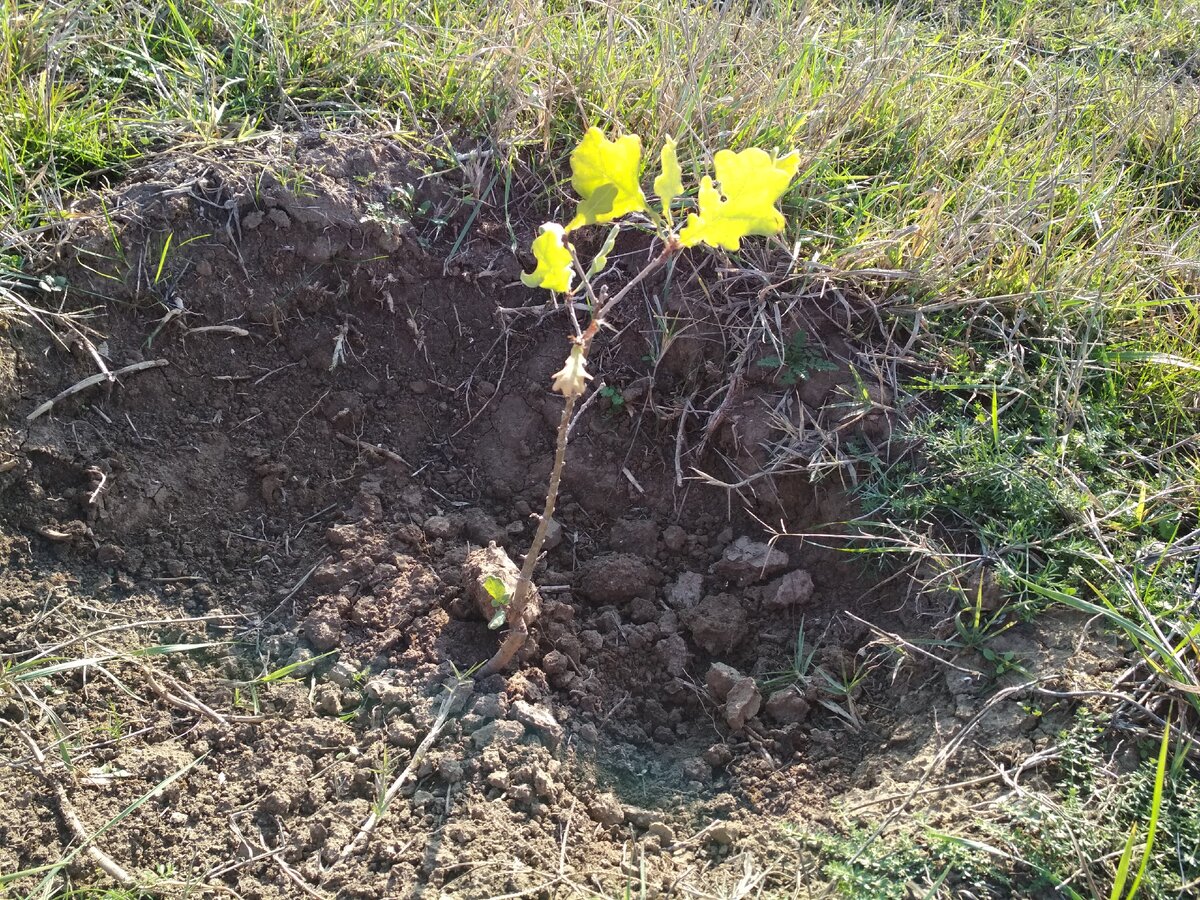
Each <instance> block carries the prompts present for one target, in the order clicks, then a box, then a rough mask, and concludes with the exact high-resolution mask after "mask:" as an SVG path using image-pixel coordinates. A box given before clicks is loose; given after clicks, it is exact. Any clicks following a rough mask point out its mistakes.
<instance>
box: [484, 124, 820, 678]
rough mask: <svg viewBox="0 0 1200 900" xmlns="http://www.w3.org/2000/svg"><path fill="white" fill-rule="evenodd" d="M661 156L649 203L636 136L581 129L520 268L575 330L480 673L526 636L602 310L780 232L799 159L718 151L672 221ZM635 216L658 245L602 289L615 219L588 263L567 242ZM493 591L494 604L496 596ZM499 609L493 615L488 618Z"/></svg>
mask: <svg viewBox="0 0 1200 900" xmlns="http://www.w3.org/2000/svg"><path fill="white" fill-rule="evenodd" d="M659 160H660V172H659V175H658V176H657V177H656V178H655V179H654V182H653V186H654V193H655V194H657V195H658V203H657V204H651V203H650V202H649V201H648V200H647V199H646V194H645V193H644V192H643V190H642V186H641V177H642V142H641V139H640V138H639V137H637V136H636V135H625V136H623V137H620V138H617V139H616V140H609V139H608V138H607V137H605V136H604V133H603V132H601V131H600V129H598V128H590V129H588V131H587V133H586V134H585V135H584V137H583V140H582V141H581V142H580V144H579V146H578V147H576V148H575V150H574V152H573V153H572V154H571V173H572V178H571V185H572V186H573V187H574V188H575V192H576V193H577V194H578V195H579V197H580V203H579V206H578V207H577V209H576V213H575V216H574V218H572V219H571V221H570V222H568V223H567V224H566V225H565V226H564V225H560V224H558V223H557V222H547V223H546V224H545V225H543V226H542V227H541V233H540V234H539V235H538V236H537V237H536V238H535V239H534V241H533V245H532V250H533V256H534V259H535V261H536V262H537V265H536V266H535V268H534V270H533V271H532V272H529V273H526V274H523V275H522V276H521V280H522V282H524V284H525V285H526V286H527V287H541V288H545V289H546V290H548V291H550V292H551V293H552V294H553V295H554V296H555V297H556V298H557V297H558V296H559V295H563V297H564V300H565V302H564V306H565V308H566V311H567V314H568V315H569V317H570V322H571V327H572V332H573V333H572V334H571V336H570V345H571V347H570V352H569V353H568V355H567V359H566V362H565V363H564V365H563V367H562V368H561V369H560V370H559V371H558V372H556V373H555V374H554V381H553V389H554V390H555V391H557V392H558V393H560V394H562V395H563V397H564V398H565V400H566V402H565V403H564V404H563V411H562V417H561V419H560V420H559V425H558V437H557V441H556V446H555V454H554V465H553V468H552V469H551V471H550V484H549V486H548V488H547V490H546V503H545V506H544V508H543V510H542V516H541V521H540V522H539V524H538V528H537V531H536V532H535V534H534V536H533V541H532V543H531V544H530V547H529V552H528V553H526V554H525V561H524V564H523V566H522V567H521V575H520V578H519V580H518V581H517V586H516V588H515V589H514V591H513V594H512V597H511V598H509V599H508V602H507V603H506V604H504V609H503V610H502V612H503V613H504V617H505V618H504V621H506V622H507V623H508V626H509V631H508V634H507V635H505V638H504V640H503V641H502V642H501V645H500V647H499V649H498V650H497V651H496V653H495V655H494V656H493V657H492V658H491V659H490V660H489V661H488V663H487V665H485V666H484V667H483V669H482V670H481V671H482V672H483V673H484V674H485V675H490V674H492V673H494V672H498V671H500V670H502V669H503V668H505V667H506V666H507V665H508V664H509V662H510V661H511V660H512V658H513V657H514V656H515V655H516V653H517V651H518V650H520V648H521V647H522V646H524V644H525V639H526V637H527V636H528V634H529V621H528V617H527V613H528V610H529V605H528V599H529V591H530V588H531V587H532V585H533V569H534V566H535V565H536V564H537V559H538V554H539V553H541V549H542V544H543V543H544V542H545V539H546V530H547V528H548V527H549V523H550V520H551V518H552V517H553V515H554V507H555V503H556V502H557V499H558V488H559V483H560V481H561V478H562V470H563V464H564V462H565V460H566V451H567V434H568V431H569V428H570V424H571V414H572V412H573V411H574V409H575V404H576V402H577V401H578V400H579V398H580V397H581V396H582V395H583V394H584V393H585V392H586V391H587V383H588V382H589V381H590V380H591V379H592V375H591V374H590V373H589V372H588V370H587V361H588V353H589V351H590V350H591V346H592V341H593V339H594V338H595V337H596V335H597V334H598V333H599V331H600V329H601V327H603V326H604V324H605V321H606V318H607V316H608V314H609V312H610V311H612V309H613V308H614V307H616V306H617V305H618V304H620V302H621V301H622V300H624V299H625V298H626V297H627V296H629V293H630V292H631V291H632V290H633V289H634V288H635V287H636V286H637V285H639V284H641V283H642V282H643V281H644V280H645V279H646V278H648V277H649V276H650V275H652V274H653V273H654V272H656V271H658V270H659V269H660V268H662V267H663V266H664V265H666V264H667V263H668V262H669V261H670V260H672V259H673V258H674V257H675V256H676V255H677V254H678V253H680V252H681V251H683V250H685V249H687V248H689V247H696V246H699V245H700V244H707V245H708V246H710V247H714V248H721V249H725V250H733V251H736V250H738V249H739V248H740V246H741V241H742V238H745V237H750V236H752V235H763V236H769V235H775V234H779V233H780V232H781V231H782V230H783V227H784V224H785V223H784V218H783V213H781V212H780V211H779V210H778V209H777V208H776V206H775V204H776V203H777V202H778V201H779V199H780V198H781V197H782V196H783V194H784V192H785V191H786V190H787V189H788V186H789V185H790V184H791V183H792V179H793V178H794V177H795V175H796V170H797V168H798V167H799V165H800V155H799V154H798V153H796V152H792V153H789V154H787V155H786V156H778V155H777V154H771V153H767V152H766V151H765V150H760V149H758V148H750V149H747V150H741V151H738V152H736V153H735V152H734V151H732V150H720V151H718V152H717V154H716V156H715V157H714V159H713V166H714V168H715V174H716V178H715V179H714V178H712V177H710V176H708V175H705V176H704V177H703V178H702V179H701V180H700V187H699V192H698V195H697V201H696V206H695V209H694V211H692V212H689V213H688V215H687V217H686V219H685V220H682V221H681V222H679V223H677V222H676V219H675V214H674V210H673V208H672V207H673V206H674V204H675V202H676V199H677V198H679V197H680V195H681V194H682V193H683V177H682V175H683V173H682V170H681V169H680V166H679V158H678V156H677V154H676V145H675V141H674V140H672V139H671V138H667V140H666V141H665V143H664V144H663V147H662V151H661V153H660V156H659ZM634 215H636V216H640V217H642V220H643V222H648V223H649V226H650V228H651V229H652V230H653V232H654V236H655V238H656V240H657V244H658V246H659V248H660V249H659V251H658V253H657V254H656V255H655V256H653V257H652V258H651V259H650V261H649V262H647V263H646V265H645V266H643V267H642V269H641V271H640V272H638V273H637V274H636V275H634V276H633V277H632V278H630V279H629V280H628V281H626V282H625V284H624V285H623V286H622V287H621V288H620V290H618V291H617V292H616V293H615V294H613V295H612V296H609V294H608V290H607V286H601V287H599V288H597V287H596V286H594V285H593V283H592V279H593V278H595V277H596V276H598V275H600V274H601V273H602V272H603V271H604V270H605V267H606V266H607V265H608V256H609V254H610V253H611V252H612V249H613V247H614V246H615V244H616V239H617V234H618V231H619V228H620V225H619V224H614V225H613V226H612V227H611V228H610V229H609V232H608V235H607V237H606V239H605V241H604V243H603V245H602V246H601V248H600V251H599V252H598V253H597V254H595V256H593V258H592V260H591V263H590V264H589V265H588V266H587V267H586V268H585V267H584V265H583V262H582V261H581V260H580V258H579V255H578V253H577V252H576V249H575V245H574V244H573V243H572V242H571V234H572V233H573V232H574V231H576V230H577V229H579V228H583V227H586V226H589V225H598V224H604V223H608V222H613V223H616V222H617V220H619V219H623V218H625V217H626V216H634ZM576 279H578V282H577V281H576ZM581 311H584V312H586V313H587V314H588V316H589V321H588V322H587V324H586V325H583V324H582V323H581V322H580V319H579V313H580V312H581ZM489 593H490V591H489ZM492 596H493V602H495V594H493V595H492ZM498 615H499V614H497V616H496V617H493V619H492V621H493V622H496V619H497V617H498ZM495 627H499V625H498V624H497V625H496V626H495Z"/></svg>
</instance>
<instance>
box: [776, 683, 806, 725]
mask: <svg viewBox="0 0 1200 900" xmlns="http://www.w3.org/2000/svg"><path fill="white" fill-rule="evenodd" d="M766 709H767V715H769V716H770V717H771V718H772V719H774V720H775V721H776V722H779V723H780V724H782V725H793V724H796V723H798V722H803V721H804V720H805V719H807V718H808V713H809V705H808V701H807V700H805V699H804V696H803V695H802V694H801V693H800V691H799V689H798V688H797V687H796V686H795V685H790V686H788V687H785V688H783V689H782V690H778V691H776V692H775V693H773V694H772V695H771V696H770V697H768V698H767V706H766Z"/></svg>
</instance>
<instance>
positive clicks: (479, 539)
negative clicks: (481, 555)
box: [463, 509, 504, 547]
mask: <svg viewBox="0 0 1200 900" xmlns="http://www.w3.org/2000/svg"><path fill="white" fill-rule="evenodd" d="M463 528H464V529H465V530H466V532H467V537H468V538H470V539H471V541H473V542H474V543H476V544H479V545H481V546H484V547H486V546H487V545H488V544H490V543H492V542H496V541H502V540H504V529H502V528H501V527H500V526H499V525H497V524H496V520H495V519H493V518H492V517H491V516H489V515H488V514H487V513H485V512H484V511H483V510H482V509H468V510H467V511H466V512H465V513H463Z"/></svg>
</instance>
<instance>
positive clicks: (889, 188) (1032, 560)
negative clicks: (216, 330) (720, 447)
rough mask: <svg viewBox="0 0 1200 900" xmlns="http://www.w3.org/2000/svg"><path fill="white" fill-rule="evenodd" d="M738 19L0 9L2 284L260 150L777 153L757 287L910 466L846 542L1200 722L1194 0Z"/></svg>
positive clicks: (934, 3)
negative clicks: (214, 164)
mask: <svg viewBox="0 0 1200 900" xmlns="http://www.w3.org/2000/svg"><path fill="white" fill-rule="evenodd" d="M727 5H728V6H729V7H730V8H729V10H728V11H727V12H724V13H721V12H720V11H719V10H717V9H715V8H713V7H711V6H709V5H706V4H703V3H695V4H685V3H680V2H676V0H640V2H639V0H611V2H607V3H589V2H583V0H557V2H548V3H544V4H533V3H500V4H498V3H492V2H485V0H426V2H420V3H417V2H403V0H354V2H349V3H344V4H332V3H327V2H324V0H193V2H186V3H185V2H181V0H179V2H170V0H168V2H164V3H153V4H152V3H148V2H147V3H138V2H131V0H72V2H61V0H60V2H17V0H0V86H2V88H3V91H4V96H5V97H6V99H7V102H6V103H5V104H3V106H2V107H0V269H7V270H10V271H9V272H8V273H4V272H0V275H3V276H4V279H5V282H6V283H9V284H12V285H14V286H16V285H18V284H20V283H22V282H21V278H20V277H19V275H14V274H13V273H14V272H17V273H19V272H20V270H21V269H23V268H24V267H25V266H27V264H28V260H29V259H30V258H31V256H32V255H33V254H34V253H35V252H36V250H37V249H38V248H39V247H44V246H46V244H47V242H49V241H52V240H53V239H55V238H56V237H57V236H59V235H60V234H61V233H62V232H61V229H62V227H63V225H64V222H65V220H66V219H67V218H68V216H69V210H70V204H71V199H72V197H74V196H75V195H77V194H78V193H79V192H81V191H86V190H90V189H95V188H102V187H103V186H105V185H106V184H109V183H112V182H114V181H116V180H118V179H120V178H121V177H122V176H123V175H124V174H125V173H126V172H128V171H129V170H130V169H131V168H132V167H133V166H136V165H137V164H139V163H140V162H143V161H145V160H146V159H148V158H150V157H152V156H153V155H154V154H156V153H159V152H161V151H164V150H168V149H173V148H180V147H185V148H188V149H191V150H201V149H204V148H211V147H214V146H219V145H229V144H234V143H239V144H243V145H252V144H254V143H255V142H256V141H260V140H261V139H262V138H263V137H264V136H267V135H270V134H271V133H273V132H276V131H278V130H295V129H299V128H301V127H308V126H312V125H319V126H322V127H329V128H347V129H349V128H361V129H369V130H374V131H382V132H385V133H388V134H390V135H392V136H394V137H396V138H398V139H400V140H402V141H409V142H411V143H413V145H414V146H416V145H418V144H419V145H420V146H421V147H423V148H426V150H428V148H429V147H433V148H434V152H435V153H439V154H441V155H442V156H443V157H444V158H445V160H447V161H450V162H451V164H452V161H453V156H452V153H453V150H454V149H461V148H462V147H463V146H475V145H477V144H483V145H485V146H487V147H488V148H490V149H492V150H493V151H494V155H493V156H492V158H491V164H492V165H494V166H495V167H496V171H495V172H494V173H491V174H496V175H500V179H499V183H500V184H505V185H510V184H511V179H510V178H509V173H510V172H514V171H516V172H529V171H533V172H541V173H546V177H545V180H544V182H540V183H535V184H533V185H532V192H531V190H530V188H531V185H530V184H529V182H530V181H531V179H530V178H529V177H528V176H524V182H525V184H524V187H523V189H522V191H521V193H524V194H526V195H528V196H531V197H532V199H533V202H535V203H536V204H538V205H539V206H540V207H541V208H542V211H544V212H545V214H546V215H547V217H549V216H551V215H553V214H554V213H555V210H556V205H557V204H559V203H561V202H562V197H563V194H562V193H561V192H560V191H558V190H557V181H556V179H558V178H559V177H561V175H562V173H563V162H564V159H565V152H566V150H567V149H569V147H570V146H571V145H572V144H573V142H574V141H575V140H576V139H577V138H578V137H579V136H580V135H581V134H582V131H583V129H584V128H586V127H587V126H589V125H593V124H595V125H599V126H601V127H603V128H606V129H624V130H628V131H634V132H637V133H639V134H641V135H642V136H643V138H644V140H645V142H646V144H647V146H648V147H650V148H656V147H657V146H658V144H659V142H660V140H661V138H662V137H663V136H664V135H665V134H668V133H670V134H673V135H675V136H676V137H678V138H679V140H680V153H681V157H682V158H683V159H684V165H685V169H686V168H689V167H691V168H693V169H696V168H697V167H698V166H700V165H702V164H703V163H704V161H705V160H706V159H707V158H708V157H710V156H711V153H712V152H713V151H715V150H716V149H718V148H720V147H723V146H735V147H737V146H748V145H758V146H768V147H769V146H773V145H778V146H786V147H796V148H799V150H800V152H801V155H802V164H801V172H802V176H801V178H800V179H799V180H798V182H797V184H796V186H795V187H794V188H793V189H792V191H791V192H790V193H789V195H788V196H787V197H786V198H785V212H786V213H787V214H788V219H789V222H791V223H792V227H791V231H790V234H789V236H788V240H789V242H790V243H791V246H792V247H794V249H795V255H796V259H797V260H798V265H796V266H794V267H792V268H790V269H789V270H788V271H787V273H786V274H782V269H781V270H780V271H781V277H780V278H779V279H777V280H776V282H775V284H776V289H777V291H778V292H779V294H780V295H781V296H783V297H785V298H787V297H790V296H792V295H794V294H797V293H803V292H804V291H805V290H806V289H807V288H808V287H809V286H810V285H811V284H813V283H814V282H818V281H819V282H821V283H824V284H826V285H830V286H833V287H835V288H836V289H838V290H841V291H843V292H845V293H846V294H847V295H848V296H851V297H853V298H856V300H858V301H859V302H860V303H865V304H867V305H869V306H870V308H871V309H872V311H873V313H872V316H871V317H869V319H870V322H871V323H875V324H866V325H863V326H862V327H861V333H860V334H858V335H857V338H858V339H859V344H858V346H859V348H860V349H859V350H858V352H857V356H856V358H855V360H854V362H855V364H856V366H857V368H858V370H859V372H860V374H861V377H862V378H863V380H864V382H867V383H871V382H875V381H879V382H883V383H885V384H887V385H889V387H891V388H892V389H893V390H894V391H895V394H896V397H897V400H896V405H897V407H898V409H899V412H900V422H901V424H900V428H899V434H898V437H900V438H901V439H902V440H903V441H904V442H905V443H906V445H907V446H909V447H910V448H911V452H909V453H908V454H906V455H904V456H903V457H902V458H900V459H899V460H897V461H895V462H892V463H889V464H883V463H880V462H878V461H877V458H876V457H875V456H874V454H872V453H869V452H867V450H866V449H865V448H857V449H856V448H853V447H851V448H849V450H848V451H845V454H846V456H845V459H844V460H843V461H844V462H845V464H846V465H853V466H855V467H857V468H858V469H859V470H860V476H859V477H860V479H863V480H862V484H863V495H864V502H865V508H866V516H865V518H864V520H863V521H862V522H861V523H860V525H861V527H862V529H863V532H864V535H865V536H867V537H871V538H876V539H879V538H886V539H887V541H888V543H887V544H886V546H887V547H888V548H889V549H890V550H891V551H893V552H899V553H900V554H902V555H903V557H904V558H905V559H910V558H911V559H916V560H919V561H920V562H921V563H922V569H921V571H922V572H924V573H926V574H927V575H929V576H930V577H931V579H932V581H933V583H934V584H935V585H939V586H949V587H950V588H952V589H957V590H959V592H960V593H961V595H962V605H963V607H964V608H970V606H971V604H972V602H973V598H972V597H971V595H970V589H969V586H970V584H972V583H973V582H972V579H973V578H974V577H976V576H977V575H978V572H979V571H980V570H981V569H986V570H988V571H990V572H992V573H993V574H994V575H995V576H996V577H997V578H998V580H999V583H1000V584H1001V587H1002V589H1003V590H1004V591H1005V594H1006V596H1007V598H1008V600H1009V606H1008V608H1007V609H1006V611H1004V612H1002V613H1001V618H1002V620H1004V621H1007V620H1011V619H1012V618H1015V617H1025V618H1030V617H1036V615H1037V614H1038V611H1039V610H1040V609H1041V608H1043V607H1044V606H1045V605H1046V604H1058V603H1065V604H1067V605H1074V606H1076V608H1080V609H1084V610H1085V611H1089V612H1091V611H1094V610H1095V611H1098V612H1097V614H1100V615H1102V616H1103V617H1104V618H1105V619H1106V620H1107V621H1108V623H1109V624H1110V625H1111V626H1113V627H1114V628H1115V629H1116V630H1118V631H1121V632H1123V633H1124V634H1125V635H1126V636H1128V637H1129V638H1130V639H1131V640H1132V641H1133V642H1134V644H1135V646H1136V647H1137V649H1138V650H1139V651H1140V652H1141V653H1143V654H1144V656H1145V657H1146V659H1147V660H1148V665H1149V667H1150V669H1149V671H1151V672H1154V671H1163V672H1165V673H1167V674H1168V676H1169V678H1170V679H1171V680H1172V681H1173V682H1174V683H1175V685H1176V687H1172V686H1171V683H1170V682H1168V681H1164V680H1161V679H1160V680H1159V682H1158V683H1157V684H1156V686H1155V690H1156V691H1157V692H1158V696H1160V697H1171V698H1173V699H1174V701H1175V702H1176V707H1175V709H1176V718H1177V720H1178V721H1177V726H1178V727H1179V728H1181V729H1183V730H1184V731H1189V732H1192V733H1194V732H1195V730H1196V721H1197V719H1196V714H1197V707H1198V706H1200V694H1195V693H1191V692H1190V691H1188V690H1187V688H1189V687H1190V688H1195V687H1196V686H1197V675H1196V671H1197V659H1198V656H1200V653H1198V649H1197V644H1196V640H1197V634H1200V600H1198V599H1197V588H1196V571H1197V558H1198V555H1200V550H1198V547H1200V531H1198V528H1200V523H1198V522H1197V513H1196V510H1197V508H1198V506H1200V447H1198V445H1197V432H1198V431H1200V350H1198V348H1200V305H1198V299H1200V88H1198V87H1197V84H1196V77H1197V75H1198V73H1200V58H1198V57H1197V45H1196V35H1197V34H1200V3H1198V2H1196V0H1190V2H1189V0H1180V2H1137V0H1124V2H1091V0H1087V2H1071V0H1052V2H1041V3H1036V4H1035V3H1027V2H1009V0H999V2H993V0H979V2H964V3H949V2H943V0H924V2H913V3H865V2H856V0H849V2H839V3H834V2H830V0H814V2H811V3H801V2H793V0H776V2H770V0H758V2H747V3H745V4H736V3H733V4H727ZM747 10H749V11H747ZM516 163H519V164H520V165H513V168H512V169H509V168H508V167H509V165H510V164H516ZM508 195H509V192H508V191H507V190H506V191H505V197H506V198H507V197H508ZM505 202H507V200H506V201H505ZM498 203H499V201H497V204H498ZM485 214H488V215H494V216H497V217H499V216H502V215H503V216H506V217H507V210H500V209H491V210H489V211H485ZM163 252H164V253H165V252H166V250H165V249H164V251H163ZM786 339H787V336H786V335H784V336H781V341H780V344H779V346H780V347H783V346H784V342H785V341H786ZM863 472H865V477H864V475H863V474H862V473H863ZM1001 624H1003V622H1001ZM1180 684H1182V685H1183V688H1184V689H1179V688H1178V687H1177V686H1178V685H1180ZM1170 776H1171V777H1170V778H1169V779H1168V780H1169V783H1170V784H1169V791H1168V793H1169V792H1170V790H1175V791H1186V790H1189V789H1191V788H1188V787H1187V785H1190V784H1194V782H1193V781H1190V780H1189V777H1190V776H1188V770H1187V767H1186V766H1184V767H1179V768H1176V769H1173V770H1172V772H1171V773H1170ZM1099 833H1100V832H1098V834H1099ZM1104 834H1106V835H1107V832H1104ZM1107 837H1111V838H1113V839H1115V840H1117V844H1116V849H1117V851H1118V852H1119V850H1120V848H1121V846H1122V845H1123V843H1124V840H1125V837H1124V833H1121V834H1120V835H1116V834H1115V833H1114V834H1113V835H1107ZM1106 840H1107V838H1106ZM1160 845H1161V842H1160ZM1105 846H1106V847H1107V848H1108V849H1107V850H1104V851H1102V850H1100V849H1099V847H1097V848H1093V850H1090V851H1089V852H1095V853H1097V854H1100V855H1103V854H1104V853H1106V852H1110V851H1111V850H1112V845H1111V844H1105ZM1164 852H1165V851H1164ZM1137 858H1138V857H1137V855H1136V854H1135V856H1134V861H1135V862H1136V861H1137ZM1118 861H1119V860H1117V859H1109V860H1107V862H1105V863H1104V865H1107V866H1108V870H1107V871H1109V872H1110V873H1112V872H1115V869H1116V866H1117V864H1118ZM1051 868H1053V867H1051ZM1143 890H1144V891H1145V890H1149V888H1148V887H1147V886H1145V885H1143Z"/></svg>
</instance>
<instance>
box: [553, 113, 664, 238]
mask: <svg viewBox="0 0 1200 900" xmlns="http://www.w3.org/2000/svg"><path fill="white" fill-rule="evenodd" d="M641 168H642V141H641V138H639V137H638V136H637V135H635V134H628V135H625V137H620V138H617V139H616V140H615V141H610V140H609V139H608V138H606V137H605V136H604V132H602V131H601V130H600V129H599V128H589V129H588V130H587V134H585V135H584V136H583V140H582V141H580V143H579V146H578V147H576V148H575V152H573V153H572V154H571V173H572V176H571V185H572V186H573V187H574V188H575V192H576V193H577V194H579V196H580V197H581V198H582V199H583V202H582V203H580V204H579V211H578V213H577V214H576V216H575V218H574V219H572V220H571V222H570V224H568V225H567V231H571V230H573V229H575V228H579V227H580V226H581V225H592V224H594V223H596V222H611V221H612V220H613V219H619V218H620V217H621V216H623V215H625V214H626V213H631V212H635V211H638V210H644V209H646V195H645V194H643V193H642V188H641V186H640V185H639V184H638V176H639V174H640V172H641ZM609 186H611V188H610V187H609Z"/></svg>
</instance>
